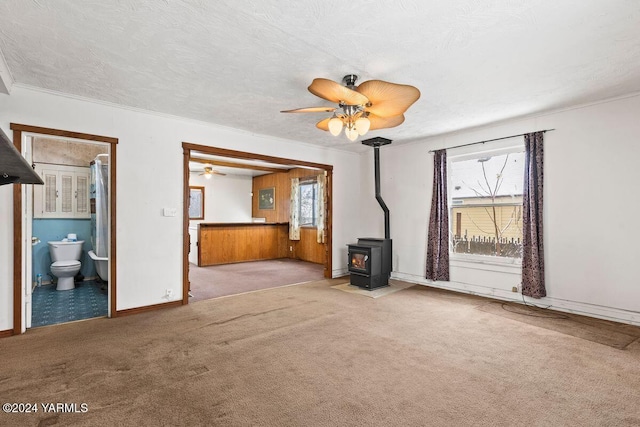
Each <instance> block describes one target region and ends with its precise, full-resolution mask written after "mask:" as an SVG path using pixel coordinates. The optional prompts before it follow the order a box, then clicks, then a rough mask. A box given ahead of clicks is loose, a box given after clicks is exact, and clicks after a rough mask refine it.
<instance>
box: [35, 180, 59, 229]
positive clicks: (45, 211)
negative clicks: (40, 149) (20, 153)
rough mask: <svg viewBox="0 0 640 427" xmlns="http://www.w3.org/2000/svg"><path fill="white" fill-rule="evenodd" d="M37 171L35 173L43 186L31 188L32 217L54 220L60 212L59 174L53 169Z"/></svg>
mask: <svg viewBox="0 0 640 427" xmlns="http://www.w3.org/2000/svg"><path fill="white" fill-rule="evenodd" d="M38 169H39V168H36V172H37V173H38V174H39V175H40V177H41V178H42V180H43V181H44V185H34V186H33V192H34V200H33V215H34V217H36V218H56V217H57V215H58V212H59V211H60V197H59V196H60V191H59V185H60V174H59V172H58V171H57V170H53V169H42V168H40V170H38Z"/></svg>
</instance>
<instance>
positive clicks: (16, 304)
mask: <svg viewBox="0 0 640 427" xmlns="http://www.w3.org/2000/svg"><path fill="white" fill-rule="evenodd" d="M10 128H11V130H12V131H13V145H14V146H15V147H16V149H17V150H18V152H19V153H22V133H23V132H28V133H34V134H40V135H48V136H57V137H61V138H74V139H84V140H86V141H96V142H105V143H108V144H110V151H109V155H110V158H109V163H110V166H109V171H110V174H109V198H110V214H111V223H110V226H111V232H110V236H109V237H110V258H111V260H110V261H111V262H110V264H111V268H110V271H109V291H110V292H109V293H110V295H111V301H110V308H111V309H110V311H111V317H116V313H117V311H116V289H117V288H116V169H117V168H116V147H117V144H118V138H113V137H109V136H101V135H92V134H87V133H80V132H72V131H67V130H60V129H51V128H44V127H38V126H29V125H23V124H18V123H11V126H10ZM22 207H23V206H22V186H20V185H14V186H13V335H20V334H22V311H23V309H24V307H23V306H22V241H23V238H22V237H23V236H22V233H23V230H22Z"/></svg>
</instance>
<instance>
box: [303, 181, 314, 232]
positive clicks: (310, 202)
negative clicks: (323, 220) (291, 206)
mask: <svg viewBox="0 0 640 427" xmlns="http://www.w3.org/2000/svg"><path fill="white" fill-rule="evenodd" d="M317 225H318V182H317V181H316V180H315V179H314V180H305V181H301V182H300V226H307V227H315V226H317Z"/></svg>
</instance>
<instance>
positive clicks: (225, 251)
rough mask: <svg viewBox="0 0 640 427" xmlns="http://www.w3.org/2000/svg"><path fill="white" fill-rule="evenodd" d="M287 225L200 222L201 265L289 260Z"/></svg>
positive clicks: (283, 223)
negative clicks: (278, 259) (287, 258)
mask: <svg viewBox="0 0 640 427" xmlns="http://www.w3.org/2000/svg"><path fill="white" fill-rule="evenodd" d="M288 239H289V223H288V222H276V223H269V222H267V223H265V222H247V223H200V224H199V226H198V265H199V266H200V267H206V266H208V265H217V264H229V263H234V262H243V261H258V260H264V259H277V258H286V257H288V248H287V244H288Z"/></svg>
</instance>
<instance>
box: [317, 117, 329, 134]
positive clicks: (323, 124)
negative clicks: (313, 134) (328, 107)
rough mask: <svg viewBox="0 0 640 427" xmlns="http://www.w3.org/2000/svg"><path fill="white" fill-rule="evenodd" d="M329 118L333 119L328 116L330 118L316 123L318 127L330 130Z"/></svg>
mask: <svg viewBox="0 0 640 427" xmlns="http://www.w3.org/2000/svg"><path fill="white" fill-rule="evenodd" d="M329 120H331V117H328V118H326V119H324V120H320V121H319V122H318V123H316V127H317V128H318V129H321V130H326V131H328V130H329Z"/></svg>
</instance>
